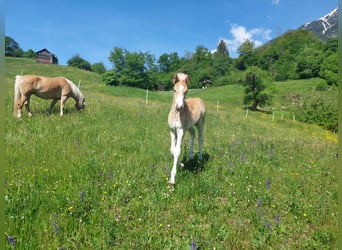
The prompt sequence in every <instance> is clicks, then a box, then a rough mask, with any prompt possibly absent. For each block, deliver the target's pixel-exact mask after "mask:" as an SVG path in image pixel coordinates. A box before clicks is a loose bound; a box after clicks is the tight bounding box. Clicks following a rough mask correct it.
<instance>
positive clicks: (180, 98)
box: [175, 84, 185, 110]
mask: <svg viewBox="0 0 342 250" xmlns="http://www.w3.org/2000/svg"><path fill="white" fill-rule="evenodd" d="M177 88H178V89H175V104H176V109H177V110H180V109H182V108H183V107H184V97H185V95H184V92H185V91H184V89H185V87H184V85H182V84H180V85H179V86H177Z"/></svg>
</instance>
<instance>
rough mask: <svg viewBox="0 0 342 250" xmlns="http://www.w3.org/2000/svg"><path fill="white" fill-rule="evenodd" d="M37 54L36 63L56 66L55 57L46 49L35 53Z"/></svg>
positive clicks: (56, 60)
mask: <svg viewBox="0 0 342 250" xmlns="http://www.w3.org/2000/svg"><path fill="white" fill-rule="evenodd" d="M36 53H37V62H40V63H45V64H58V59H57V57H56V56H55V55H54V54H52V53H51V52H50V51H48V50H47V49H42V50H39V51H37V52H36Z"/></svg>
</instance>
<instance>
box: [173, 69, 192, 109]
mask: <svg viewBox="0 0 342 250" xmlns="http://www.w3.org/2000/svg"><path fill="white" fill-rule="evenodd" d="M188 82H189V76H188V75H187V74H184V73H177V74H175V75H174V76H173V83H174V86H173V91H174V94H173V101H174V104H175V105H176V109H177V110H181V109H182V108H183V107H184V100H185V95H186V93H188Z"/></svg>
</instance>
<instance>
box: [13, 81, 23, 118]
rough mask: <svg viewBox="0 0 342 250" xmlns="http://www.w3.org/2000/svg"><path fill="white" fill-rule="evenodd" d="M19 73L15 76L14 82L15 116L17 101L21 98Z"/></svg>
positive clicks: (15, 113)
mask: <svg viewBox="0 0 342 250" xmlns="http://www.w3.org/2000/svg"><path fill="white" fill-rule="evenodd" d="M21 77H22V76H20V75H17V76H16V77H15V84H14V115H15V116H17V114H18V102H19V100H20V98H21V92H20V89H19V84H20V80H21Z"/></svg>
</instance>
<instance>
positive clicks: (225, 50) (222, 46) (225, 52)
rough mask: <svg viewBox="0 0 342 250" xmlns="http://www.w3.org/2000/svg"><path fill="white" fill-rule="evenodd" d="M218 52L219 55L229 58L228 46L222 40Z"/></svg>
mask: <svg viewBox="0 0 342 250" xmlns="http://www.w3.org/2000/svg"><path fill="white" fill-rule="evenodd" d="M216 52H217V53H219V54H222V55H226V56H227V57H229V51H228V48H227V45H226V43H225V42H224V41H223V40H221V41H220V42H219V44H218V45H217V50H216Z"/></svg>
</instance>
